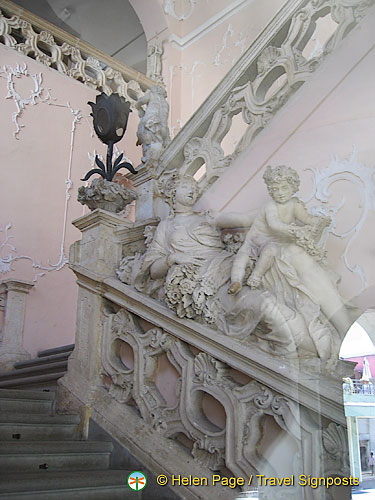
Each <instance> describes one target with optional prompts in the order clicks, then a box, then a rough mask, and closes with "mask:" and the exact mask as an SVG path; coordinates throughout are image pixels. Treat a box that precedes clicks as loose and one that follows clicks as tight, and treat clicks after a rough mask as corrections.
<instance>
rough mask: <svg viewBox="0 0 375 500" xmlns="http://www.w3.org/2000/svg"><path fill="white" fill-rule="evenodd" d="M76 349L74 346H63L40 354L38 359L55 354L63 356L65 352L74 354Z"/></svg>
mask: <svg viewBox="0 0 375 500" xmlns="http://www.w3.org/2000/svg"><path fill="white" fill-rule="evenodd" d="M73 349H74V344H68V345H63V346H60V347H53V348H52V349H45V350H44V351H39V352H38V358H43V357H44V356H51V355H54V354H61V353H63V352H72V351H73Z"/></svg>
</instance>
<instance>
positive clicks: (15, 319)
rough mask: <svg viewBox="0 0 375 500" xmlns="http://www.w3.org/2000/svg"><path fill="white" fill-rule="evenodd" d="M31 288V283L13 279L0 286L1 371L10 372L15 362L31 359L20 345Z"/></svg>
mask: <svg viewBox="0 0 375 500" xmlns="http://www.w3.org/2000/svg"><path fill="white" fill-rule="evenodd" d="M33 286H34V285H33V283H29V282H28V281H21V280H13V279H9V280H4V281H3V282H2V283H1V285H0V287H1V289H0V292H1V294H2V295H3V302H4V306H3V307H4V320H3V327H2V330H1V342H0V370H1V371H10V370H12V369H13V366H14V363H15V362H17V361H23V360H25V359H30V357H31V356H30V354H29V353H28V352H27V351H26V350H25V349H24V348H23V346H22V344H23V327H24V321H25V308H26V295H27V294H28V293H29V290H30V289H31V288H32V287H33ZM4 297H5V298H4Z"/></svg>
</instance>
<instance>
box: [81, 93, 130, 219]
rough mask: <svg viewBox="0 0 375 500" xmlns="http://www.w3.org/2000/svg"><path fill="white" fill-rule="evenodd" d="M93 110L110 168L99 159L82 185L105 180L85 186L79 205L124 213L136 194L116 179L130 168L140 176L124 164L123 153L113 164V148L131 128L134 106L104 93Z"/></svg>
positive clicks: (115, 95) (96, 129)
mask: <svg viewBox="0 0 375 500" xmlns="http://www.w3.org/2000/svg"><path fill="white" fill-rule="evenodd" d="M88 104H89V105H90V106H91V109H92V113H91V116H92V117H93V121H94V130H95V132H96V135H97V136H98V137H99V139H100V140H101V141H102V142H103V143H104V144H106V145H107V146H108V149H107V159H106V164H105V165H104V163H103V162H102V161H101V160H100V158H99V157H98V155H96V156H95V163H96V165H97V167H98V168H93V169H91V170H90V171H89V172H87V174H86V175H85V177H84V178H83V179H81V180H82V181H87V180H88V179H90V177H91V176H92V175H94V174H98V175H100V176H101V177H102V179H94V180H93V181H92V183H91V185H90V186H85V187H84V186H81V187H80V188H79V190H78V201H79V202H80V203H82V205H87V206H88V207H89V208H90V209H91V210H95V209H96V208H102V209H104V210H107V211H110V212H120V211H121V210H123V209H124V208H125V206H126V205H128V204H129V203H131V202H132V201H134V200H135V199H136V194H135V192H134V191H132V190H131V189H128V188H125V187H124V186H121V185H120V184H117V183H116V182H113V179H114V177H115V175H116V173H117V172H118V171H119V170H120V169H121V168H126V169H127V170H129V171H130V172H131V173H133V174H136V173H137V172H136V171H135V170H134V168H133V166H132V165H131V163H129V162H122V159H123V157H124V154H123V153H121V154H120V155H119V156H118V158H117V159H116V160H115V162H114V163H113V161H112V159H113V146H114V144H116V143H117V142H118V141H120V140H121V139H122V138H123V136H124V134H125V131H126V127H127V124H128V119H129V113H130V112H131V109H130V102H128V101H126V100H125V99H124V98H123V97H121V96H119V95H118V94H115V93H114V94H111V95H110V96H108V95H106V94H104V93H102V94H100V95H98V96H97V97H96V102H95V103H94V102H88Z"/></svg>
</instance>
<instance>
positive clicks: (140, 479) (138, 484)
mask: <svg viewBox="0 0 375 500" xmlns="http://www.w3.org/2000/svg"><path fill="white" fill-rule="evenodd" d="M146 484H147V478H146V476H145V475H144V474H143V472H139V471H137V470H136V471H134V472H131V473H130V474H129V475H128V486H129V488H131V489H132V490H134V491H140V490H143V488H144V487H145V486H146Z"/></svg>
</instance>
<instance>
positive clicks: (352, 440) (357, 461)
mask: <svg viewBox="0 0 375 500" xmlns="http://www.w3.org/2000/svg"><path fill="white" fill-rule="evenodd" d="M346 420H347V423H348V435H349V459H350V473H351V475H352V476H353V477H358V478H359V481H360V482H361V481H362V471H361V454H360V450H359V434H358V422H357V417H346Z"/></svg>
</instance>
